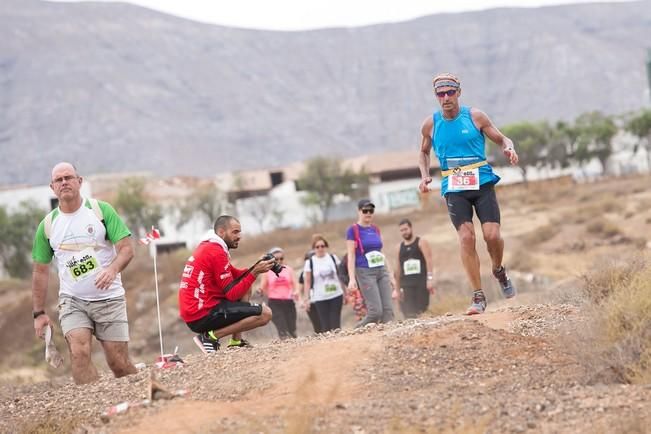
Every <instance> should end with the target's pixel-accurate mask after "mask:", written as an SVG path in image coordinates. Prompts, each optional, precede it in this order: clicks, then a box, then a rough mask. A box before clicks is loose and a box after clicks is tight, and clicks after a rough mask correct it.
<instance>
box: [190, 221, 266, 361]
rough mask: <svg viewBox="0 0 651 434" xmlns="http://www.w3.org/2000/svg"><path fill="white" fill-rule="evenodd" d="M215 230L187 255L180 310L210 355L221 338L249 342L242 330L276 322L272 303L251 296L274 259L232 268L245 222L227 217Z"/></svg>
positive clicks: (233, 344) (233, 343) (232, 343)
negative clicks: (253, 301) (233, 253)
mask: <svg viewBox="0 0 651 434" xmlns="http://www.w3.org/2000/svg"><path fill="white" fill-rule="evenodd" d="M214 230H215V234H214V236H211V237H210V238H209V239H207V240H204V241H202V242H201V243H200V244H199V245H198V246H197V248H196V249H195V251H194V252H193V253H192V256H190V257H189V258H188V260H187V262H186V263H185V268H184V269H183V276H182V279H181V285H180V288H179V314H180V316H181V318H182V319H183V321H185V323H186V324H187V325H188V327H189V328H190V330H192V331H193V332H195V333H197V336H196V337H195V338H194V342H195V343H196V344H197V346H198V347H199V348H200V349H201V351H203V352H204V353H206V354H209V353H215V352H216V351H217V350H218V349H219V339H220V338H222V337H224V336H227V335H233V336H232V338H231V340H230V342H229V344H228V346H229V347H244V346H248V345H249V343H248V342H247V341H245V340H244V339H242V335H241V333H242V332H243V331H246V330H251V329H254V328H257V327H261V326H263V325H265V324H267V323H268V322H269V321H270V320H271V309H269V307H267V306H265V305H260V304H251V303H249V301H248V300H249V297H250V295H251V291H250V289H251V285H252V284H253V282H255V279H256V277H257V276H258V275H259V274H262V273H266V272H267V271H269V270H270V269H271V267H272V266H273V265H274V263H275V261H274V259H271V260H263V259H261V260H259V261H258V262H256V263H255V265H253V266H252V267H251V268H249V269H238V268H235V267H233V266H232V265H231V262H230V253H229V249H236V248H237V246H238V245H239V242H240V238H241V233H242V226H241V225H240V222H239V221H238V220H237V219H236V218H235V217H232V216H228V215H223V216H220V217H219V218H218V219H217V220H216V221H215V226H214Z"/></svg>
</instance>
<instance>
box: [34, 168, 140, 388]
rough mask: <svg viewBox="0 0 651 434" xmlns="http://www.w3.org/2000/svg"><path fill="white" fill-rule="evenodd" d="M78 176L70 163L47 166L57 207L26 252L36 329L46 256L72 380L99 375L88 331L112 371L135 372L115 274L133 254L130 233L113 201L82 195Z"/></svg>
mask: <svg viewBox="0 0 651 434" xmlns="http://www.w3.org/2000/svg"><path fill="white" fill-rule="evenodd" d="M82 182H83V179H82V177H81V176H79V175H78V174H77V171H76V169H75V168H74V166H73V165H72V164H70V163H59V164H57V165H56V166H55V167H54V169H52V182H51V183H50V187H51V188H52V191H53V192H54V194H55V195H56V197H57V198H58V199H59V206H58V207H57V208H56V209H54V210H53V211H52V212H50V213H49V214H48V215H47V216H46V217H45V218H44V219H43V221H41V223H40V224H39V225H38V229H37V230H36V235H35V236H34V246H33V249H32V258H33V260H34V272H33V277H32V294H33V308H34V312H33V316H34V330H35V332H36V335H37V336H39V337H43V334H44V332H45V329H46V327H49V326H50V324H51V321H50V317H49V316H48V315H47V313H46V312H45V300H46V296H47V287H48V276H49V270H50V265H49V264H50V262H51V261H52V259H53V258H55V259H56V263H57V270H58V273H59V322H60V323H61V329H62V331H63V334H64V336H65V338H66V343H67V344H68V348H69V350H70V355H71V357H70V359H71V365H72V376H73V378H74V380H75V382H76V383H77V384H83V383H88V382H91V381H94V380H96V379H97V378H98V374H97V369H96V368H95V366H94V365H93V363H92V361H91V358H90V355H91V343H92V336H93V335H94V336H95V337H96V338H97V340H98V341H99V342H100V343H101V344H102V348H103V349H104V353H105V354H106V361H107V364H108V366H109V368H111V370H112V371H113V373H114V374H115V376H116V377H122V376H124V375H127V374H133V373H135V372H136V368H135V367H134V365H133V364H132V363H131V361H130V360H129V355H128V349H127V342H128V341H129V325H128V321H127V308H126V298H125V291H124V287H123V286H122V279H121V277H120V272H121V271H122V270H123V269H124V268H125V267H126V266H127V264H128V263H129V262H130V261H131V259H132V258H133V255H134V252H133V246H132V243H131V240H130V237H131V232H129V229H128V228H127V227H126V225H125V224H124V222H123V221H122V219H121V218H120V216H119V215H118V214H117V213H116V212H115V210H114V209H113V207H112V206H111V205H109V204H108V203H106V202H101V201H98V200H95V199H92V198H84V197H82V196H81V193H80V189H81V185H82Z"/></svg>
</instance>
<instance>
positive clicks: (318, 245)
mask: <svg viewBox="0 0 651 434" xmlns="http://www.w3.org/2000/svg"><path fill="white" fill-rule="evenodd" d="M314 248H315V249H325V248H326V245H325V244H317V245H316V246H314Z"/></svg>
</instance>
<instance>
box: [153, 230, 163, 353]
mask: <svg viewBox="0 0 651 434" xmlns="http://www.w3.org/2000/svg"><path fill="white" fill-rule="evenodd" d="M153 230H154V227H153V226H152V231H153ZM153 244H154V283H155V286H156V310H157V312H158V338H159V339H160V359H161V361H163V357H164V355H165V353H164V352H163V328H162V326H161V321H160V300H159V297H158V269H157V268H156V256H158V248H157V244H156V240H155V239H154V242H153Z"/></svg>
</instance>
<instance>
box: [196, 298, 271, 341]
mask: <svg viewBox="0 0 651 434" xmlns="http://www.w3.org/2000/svg"><path fill="white" fill-rule="evenodd" d="M260 315H262V306H261V305H259V304H251V303H249V302H248V301H228V300H222V301H221V302H220V303H219V304H218V305H217V306H215V307H213V308H212V310H211V311H210V313H208V315H206V316H204V317H203V318H201V319H198V320H196V321H192V322H189V323H187V324H188V327H190V330H192V331H193V332H195V333H204V332H208V331H211V330H219V329H223V328H224V327H227V326H229V325H231V324H235V323H236V322H239V321H242V320H243V319H244V318H248V317H250V316H260Z"/></svg>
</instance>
